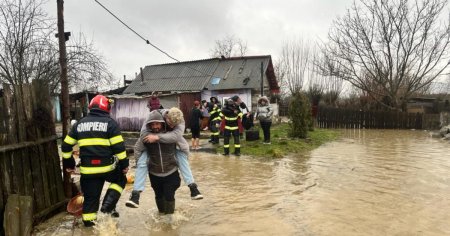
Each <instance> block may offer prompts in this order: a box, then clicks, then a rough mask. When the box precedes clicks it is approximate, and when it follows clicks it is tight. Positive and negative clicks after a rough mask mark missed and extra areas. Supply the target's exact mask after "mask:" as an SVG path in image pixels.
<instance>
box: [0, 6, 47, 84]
mask: <svg viewBox="0 0 450 236" xmlns="http://www.w3.org/2000/svg"><path fill="white" fill-rule="evenodd" d="M41 5H42V1H37V0H36V1H24V2H22V1H17V0H5V1H2V2H1V3H0V52H1V53H0V79H1V81H2V82H6V83H9V84H22V83H29V82H30V81H31V79H32V78H33V77H36V76H39V75H40V74H39V72H36V70H35V68H36V65H37V64H39V63H41V61H40V59H41V58H40V57H39V56H40V55H41V54H42V53H45V52H44V51H45V50H47V49H48V48H49V45H48V42H49V36H50V31H49V30H48V28H50V27H49V26H50V22H49V21H48V20H47V18H46V17H47V15H46V14H45V12H43V11H42V9H41Z"/></svg>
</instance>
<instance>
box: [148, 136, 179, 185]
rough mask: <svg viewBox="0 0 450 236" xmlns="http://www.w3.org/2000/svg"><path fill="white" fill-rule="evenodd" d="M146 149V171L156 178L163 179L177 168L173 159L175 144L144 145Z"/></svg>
mask: <svg viewBox="0 0 450 236" xmlns="http://www.w3.org/2000/svg"><path fill="white" fill-rule="evenodd" d="M144 145H145V147H146V148H147V155H148V156H149V160H148V171H149V172H150V173H151V174H153V175H156V176H160V177H164V176H168V175H170V174H172V173H173V172H175V171H176V170H177V168H178V165H177V161H176V159H175V150H176V144H175V143H145V144H144Z"/></svg>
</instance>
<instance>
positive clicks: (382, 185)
mask: <svg viewBox="0 0 450 236" xmlns="http://www.w3.org/2000/svg"><path fill="white" fill-rule="evenodd" d="M342 133H343V136H342V138H341V139H340V140H338V141H335V142H331V143H328V144H326V145H323V146H322V147H320V148H318V149H316V150H314V151H313V152H311V153H310V154H309V155H307V156H291V157H287V158H283V159H277V160H267V159H259V158H251V157H245V156H243V157H240V158H235V157H223V156H216V155H211V154H205V153H195V154H193V156H192V159H191V165H192V169H193V172H194V176H195V178H196V182H198V183H199V187H200V191H201V192H202V194H203V195H204V196H205V199H203V200H200V201H192V200H190V198H189V190H188V188H187V187H186V186H182V187H181V188H180V190H178V191H177V196H176V199H177V204H176V214H175V216H174V219H164V218H161V216H159V215H158V213H157V210H156V208H155V206H154V201H153V197H154V195H153V191H152V190H151V188H150V186H149V184H148V183H147V186H146V188H147V189H146V191H145V192H144V193H143V194H142V195H141V196H142V199H141V205H140V208H138V209H130V208H126V207H125V206H124V202H125V201H126V199H127V197H128V196H129V192H127V193H125V195H124V197H122V199H121V202H120V203H119V204H120V205H119V207H118V210H119V212H120V213H121V217H120V219H119V222H118V223H117V228H118V230H119V231H118V232H119V233H118V234H119V235H128V234H130V233H132V234H134V235H449V234H450V224H449V223H448V222H449V220H450V181H449V178H450V177H449V174H448V173H450V156H449V154H448V151H449V150H450V149H449V146H450V144H449V143H448V142H445V141H442V140H437V139H431V138H430V137H429V135H428V134H427V133H425V132H423V131H398V130H345V131H342ZM128 191H129V190H128ZM71 219H72V218H71V217H70V216H64V215H62V216H60V217H56V218H54V219H52V220H53V221H52V222H48V223H45V224H42V225H40V226H39V227H40V231H38V232H37V235H71V234H72V232H71ZM110 223H111V222H110ZM107 225H108V224H107ZM39 227H38V229H39ZM100 231H101V230H100ZM92 233H96V234H100V233H99V231H95V232H90V231H86V229H84V228H83V227H81V226H77V227H76V228H75V235H87V234H92Z"/></svg>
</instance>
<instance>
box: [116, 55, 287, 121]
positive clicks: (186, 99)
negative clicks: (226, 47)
mask: <svg viewBox="0 0 450 236" xmlns="http://www.w3.org/2000/svg"><path fill="white" fill-rule="evenodd" d="M261 72H262V76H261ZM261 79H262V81H261ZM261 82H262V83H261ZM261 85H262V86H261ZM261 90H262V91H261ZM154 92H157V93H159V94H162V95H171V96H167V97H166V100H167V101H165V99H161V103H162V104H163V106H164V103H165V102H166V103H170V104H171V105H170V106H172V104H173V105H176V106H178V107H179V108H180V109H181V110H182V111H183V113H184V115H185V118H186V124H187V125H188V124H189V117H190V110H191V108H192V106H193V103H194V101H195V100H207V101H209V98H210V97H212V96H215V97H217V98H218V99H219V101H221V102H222V103H223V101H224V100H225V99H227V98H230V97H232V96H234V95H238V96H239V97H241V99H242V101H243V102H245V103H246V104H247V106H248V108H249V110H252V108H254V107H255V106H256V104H257V100H258V97H259V96H260V94H261V92H263V94H264V95H266V96H270V95H271V94H274V93H278V92H279V86H278V82H277V79H276V77H275V73H274V68H273V64H272V58H271V56H270V55H267V56H247V57H233V58H212V59H205V60H197V61H186V62H179V63H170V64H160V65H151V66H146V67H145V68H143V69H142V73H140V74H139V75H137V77H136V79H135V80H134V81H133V82H132V83H131V84H130V85H129V86H128V87H127V88H126V89H125V91H124V92H123V94H124V95H127V94H128V95H145V94H147V95H149V94H151V93H154ZM163 97H164V96H163ZM174 100H176V102H175V103H174ZM170 106H167V107H170Z"/></svg>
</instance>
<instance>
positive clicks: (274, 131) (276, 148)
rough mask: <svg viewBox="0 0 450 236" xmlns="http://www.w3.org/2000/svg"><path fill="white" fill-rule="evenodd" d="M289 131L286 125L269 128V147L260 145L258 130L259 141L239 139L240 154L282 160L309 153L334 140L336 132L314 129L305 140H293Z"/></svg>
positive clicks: (221, 149)
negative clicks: (295, 154) (293, 155)
mask: <svg viewBox="0 0 450 236" xmlns="http://www.w3.org/2000/svg"><path fill="white" fill-rule="evenodd" d="M288 130H289V125H288V124H285V123H284V124H278V125H272V127H271V136H272V137H271V143H272V144H271V145H266V144H263V143H262V138H263V132H262V130H261V129H260V132H259V137H260V140H256V141H245V139H241V153H242V154H243V155H249V156H256V157H271V158H282V157H284V156H286V155H288V154H291V153H305V152H308V151H311V150H313V149H315V148H317V147H319V146H320V145H322V144H324V143H326V142H330V141H333V140H335V139H336V138H337V137H338V132H337V131H333V130H327V129H315V130H314V131H310V132H308V138H306V139H293V138H290V137H288V136H287V134H288ZM232 140H233V139H232V138H231V140H230V142H231V145H230V153H233V152H234V149H233V148H232V147H233V145H232V143H233V141H232ZM217 152H218V153H222V152H223V146H220V147H218V148H217Z"/></svg>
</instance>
